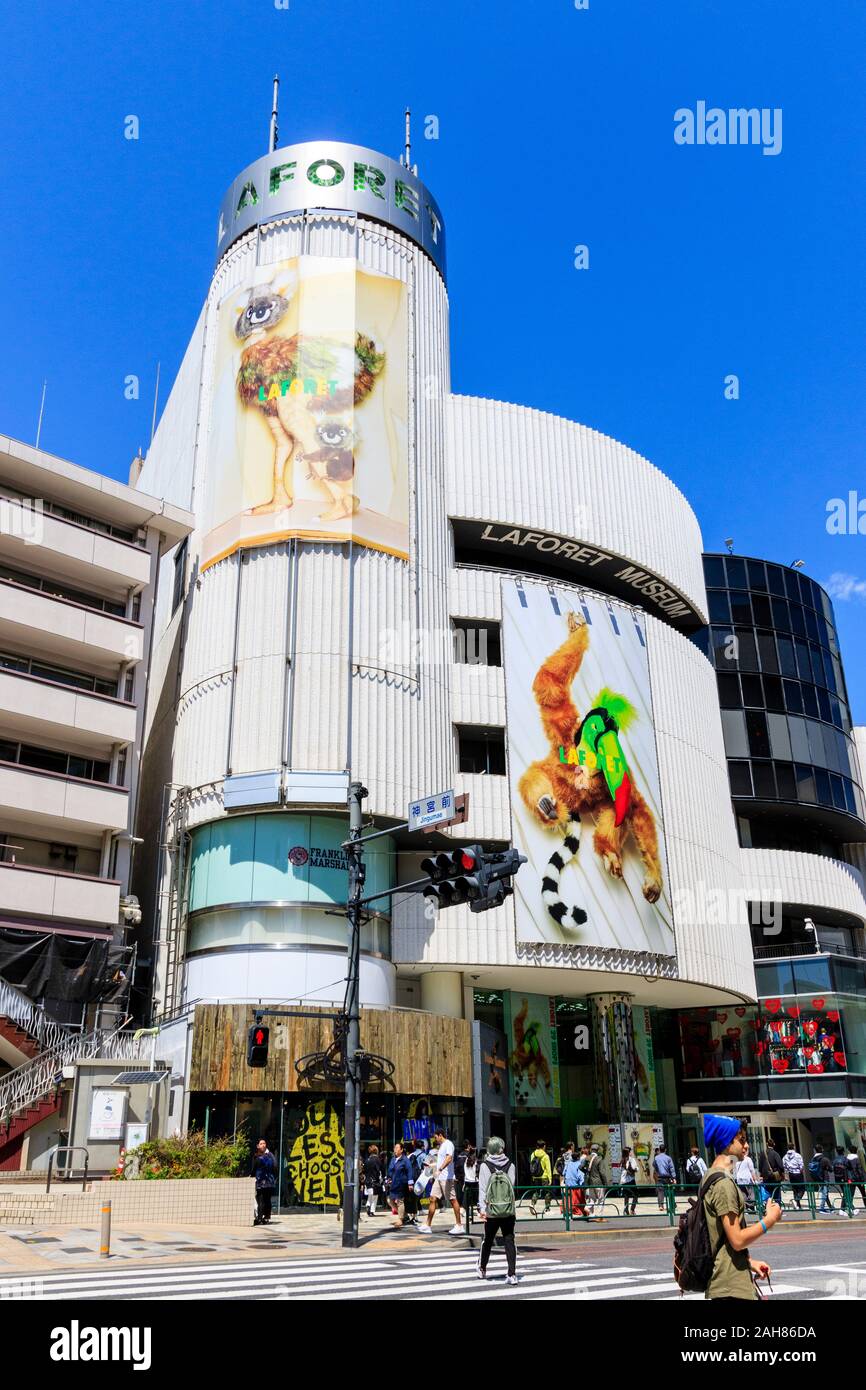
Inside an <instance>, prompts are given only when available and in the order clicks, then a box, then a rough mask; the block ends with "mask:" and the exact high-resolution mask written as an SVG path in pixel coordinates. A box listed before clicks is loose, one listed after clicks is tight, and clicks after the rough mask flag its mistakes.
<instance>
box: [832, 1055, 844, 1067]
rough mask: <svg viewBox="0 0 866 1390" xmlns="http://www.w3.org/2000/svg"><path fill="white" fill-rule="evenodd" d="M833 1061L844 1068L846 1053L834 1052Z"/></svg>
mask: <svg viewBox="0 0 866 1390" xmlns="http://www.w3.org/2000/svg"><path fill="white" fill-rule="evenodd" d="M833 1061H834V1062H838V1064H839V1066H840V1067H844V1065H845V1053H844V1052H834V1053H833Z"/></svg>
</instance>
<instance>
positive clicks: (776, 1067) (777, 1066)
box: [773, 1057, 790, 1072]
mask: <svg viewBox="0 0 866 1390" xmlns="http://www.w3.org/2000/svg"><path fill="white" fill-rule="evenodd" d="M789 1065H790V1063H789V1061H788V1059H787V1057H774V1058H773V1071H779V1072H782V1071H787V1070H788V1067H789Z"/></svg>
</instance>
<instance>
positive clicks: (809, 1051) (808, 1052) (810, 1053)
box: [803, 1047, 815, 1057]
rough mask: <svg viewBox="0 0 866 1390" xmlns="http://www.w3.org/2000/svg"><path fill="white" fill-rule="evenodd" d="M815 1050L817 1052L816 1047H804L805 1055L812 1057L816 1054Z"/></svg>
mask: <svg viewBox="0 0 866 1390" xmlns="http://www.w3.org/2000/svg"><path fill="white" fill-rule="evenodd" d="M814 1052H815V1049H814V1047H804V1048H803V1056H804V1057H811V1056H813V1055H814Z"/></svg>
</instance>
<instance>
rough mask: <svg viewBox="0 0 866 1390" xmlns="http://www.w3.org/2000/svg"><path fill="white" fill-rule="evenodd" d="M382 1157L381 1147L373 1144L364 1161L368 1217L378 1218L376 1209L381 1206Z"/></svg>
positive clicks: (365, 1197)
mask: <svg viewBox="0 0 866 1390" xmlns="http://www.w3.org/2000/svg"><path fill="white" fill-rule="evenodd" d="M383 1176H384V1175H383V1172H382V1156H381V1154H380V1153H379V1146H378V1145H377V1144H371V1145H370V1147H369V1149H368V1150H367V1154H366V1157H365V1159H364V1199H365V1201H366V1205H367V1215H368V1216H376V1215H377V1211H376V1208H377V1207H378V1205H379V1193H380V1192H381V1191H382V1178H383Z"/></svg>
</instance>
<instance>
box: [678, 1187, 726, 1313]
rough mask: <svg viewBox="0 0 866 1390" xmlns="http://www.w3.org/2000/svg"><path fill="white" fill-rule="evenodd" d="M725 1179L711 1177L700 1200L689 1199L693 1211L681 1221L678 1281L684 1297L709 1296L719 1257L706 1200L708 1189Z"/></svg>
mask: <svg viewBox="0 0 866 1390" xmlns="http://www.w3.org/2000/svg"><path fill="white" fill-rule="evenodd" d="M725 1176H726V1174H725V1173H720V1172H715V1173H710V1175H709V1177H708V1178H707V1180H706V1182H705V1183H704V1185H703V1187H702V1188H701V1190H700V1192H699V1193H698V1195H697V1197H690V1198H689V1209H688V1211H687V1212H683V1215H682V1216H681V1217H680V1221H679V1228H678V1230H677V1233H676V1235H675V1236H674V1279H675V1280H676V1281H677V1284H678V1285H679V1287H680V1290H681V1292H682V1293H706V1290H707V1285H708V1284H709V1282H710V1278H711V1276H712V1273H713V1265H714V1264H715V1256H714V1254H713V1250H712V1245H711V1243H710V1228H709V1226H708V1225H707V1213H706V1210H705V1209H704V1197H705V1196H706V1194H707V1190H708V1188H710V1187H712V1185H713V1183H714V1182H718V1180H719V1179H720V1178H724V1177H725ZM716 1253H718V1252H716Z"/></svg>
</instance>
